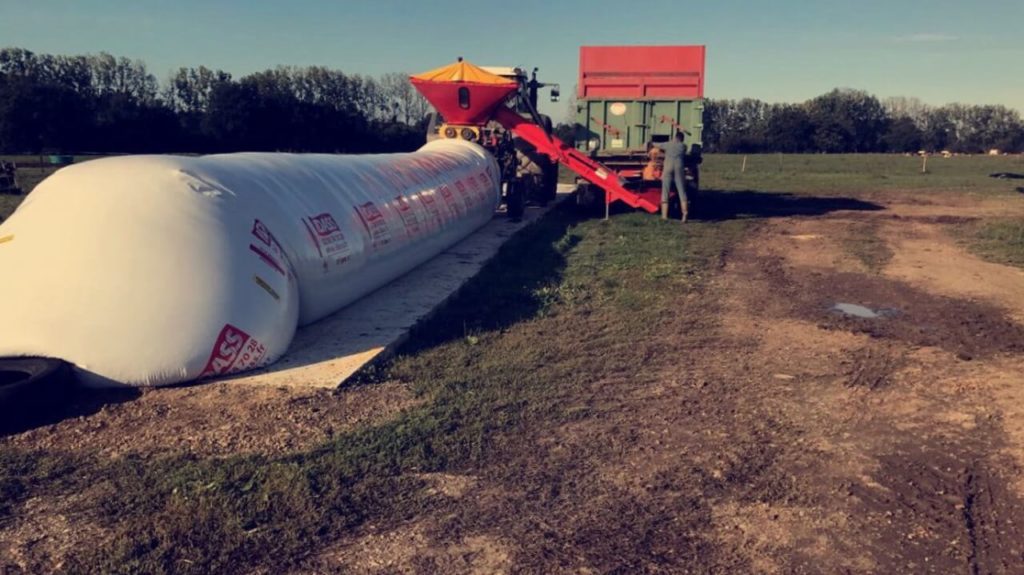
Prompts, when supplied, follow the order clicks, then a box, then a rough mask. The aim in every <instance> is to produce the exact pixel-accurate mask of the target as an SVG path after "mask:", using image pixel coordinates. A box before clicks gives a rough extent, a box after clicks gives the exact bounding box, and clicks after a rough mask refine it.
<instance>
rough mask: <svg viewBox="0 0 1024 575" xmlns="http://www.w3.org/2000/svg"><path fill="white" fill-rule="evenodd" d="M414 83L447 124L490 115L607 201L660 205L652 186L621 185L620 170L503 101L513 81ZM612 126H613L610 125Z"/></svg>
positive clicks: (471, 121)
mask: <svg viewBox="0 0 1024 575" xmlns="http://www.w3.org/2000/svg"><path fill="white" fill-rule="evenodd" d="M411 81H412V84H413V86H415V87H416V89H417V90H419V91H420V93H421V94H423V96H424V97H425V98H426V99H427V100H428V101H430V103H431V104H432V105H433V106H434V107H435V108H436V109H437V111H438V112H440V113H441V115H443V116H444V119H445V121H446V122H448V123H450V124H463V125H476V126H482V125H485V124H486V123H487V122H488V121H489V120H491V119H493V120H495V121H497V122H499V123H500V124H501V125H502V126H504V127H505V128H506V129H507V130H509V131H511V132H512V133H513V134H515V135H517V136H519V137H520V138H522V139H523V140H525V141H527V142H529V143H530V144H533V146H534V147H535V148H536V149H537V151H539V152H541V153H543V154H546V155H547V156H548V157H550V158H551V159H552V160H554V161H557V162H559V163H561V164H564V165H565V166H566V167H568V168H569V169H570V170H572V171H573V172H576V173H577V174H579V175H580V177H582V178H583V179H585V180H586V181H588V182H590V183H592V184H594V185H596V186H598V187H599V188H601V189H603V190H604V191H605V197H606V201H607V202H608V203H612V202H616V201H621V202H623V203H625V204H626V205H628V206H630V207H633V208H641V209H644V210H647V211H648V212H651V213H654V212H657V211H658V210H659V209H660V205H661V193H660V191H654V190H653V189H645V190H642V191H634V190H630V189H627V188H626V187H625V185H623V182H622V179H621V174H618V173H616V172H615V170H613V169H611V168H609V167H608V166H605V165H604V164H602V163H600V162H598V161H596V160H594V159H593V158H590V157H588V156H587V155H586V154H583V153H581V152H579V151H577V150H576V149H575V148H573V147H571V146H568V145H566V144H565V143H564V142H562V141H561V140H559V139H558V138H556V137H554V136H553V135H549V134H548V133H547V132H545V131H544V128H543V127H541V126H539V125H537V124H535V123H534V122H532V121H530V120H527V119H525V118H523V117H522V116H520V115H519V114H518V113H516V112H515V111H513V110H511V109H509V108H508V107H506V106H504V105H502V103H503V102H504V101H505V100H507V99H508V97H509V96H511V95H512V93H513V92H514V91H515V90H516V87H517V85H516V84H481V83H476V82H461V81H458V82H447V81H446V82H440V81H433V80H430V81H428V80H421V79H418V78H411ZM462 89H466V90H469V91H470V92H471V93H470V95H469V96H470V97H469V101H468V102H466V104H467V106H466V107H465V108H462V107H460V105H459V90H462ZM612 129H614V128H612Z"/></svg>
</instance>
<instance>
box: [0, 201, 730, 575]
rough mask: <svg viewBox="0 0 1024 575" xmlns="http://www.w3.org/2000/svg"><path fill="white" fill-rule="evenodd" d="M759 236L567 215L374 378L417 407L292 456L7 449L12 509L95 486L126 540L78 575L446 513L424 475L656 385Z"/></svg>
mask: <svg viewBox="0 0 1024 575" xmlns="http://www.w3.org/2000/svg"><path fill="white" fill-rule="evenodd" d="M748 227H749V223H747V222H744V221H731V222H722V223H714V224H712V223H695V224H693V225H687V226H680V225H679V224H678V223H677V222H662V221H660V220H658V219H656V218H652V217H650V216H648V215H646V214H628V215H624V216H620V217H616V218H614V219H612V220H611V221H609V222H605V221H601V220H580V219H578V216H577V215H576V214H575V212H574V211H573V210H572V209H571V208H570V207H569V206H563V207H560V208H558V209H556V210H555V211H554V212H553V213H552V214H550V215H549V216H547V217H546V218H545V219H544V220H542V221H541V222H540V223H539V224H537V225H536V226H535V228H533V229H532V230H531V231H530V232H529V234H527V235H522V236H520V237H517V238H514V239H513V240H512V241H511V242H509V243H508V244H506V246H505V247H503V249H502V250H501V252H500V254H499V255H498V257H497V258H496V259H495V260H493V261H492V262H491V263H490V264H488V265H487V266H486V268H485V269H484V270H483V272H482V273H481V274H480V275H479V276H478V277H477V278H475V279H474V280H473V281H471V282H470V284H468V286H467V287H466V288H465V289H464V290H463V291H462V292H461V293H460V295H459V296H458V297H457V298H456V299H455V300H454V301H453V302H452V303H451V304H449V306H448V309H447V310H446V311H445V312H444V313H440V314H438V315H437V316H436V318H435V319H434V320H432V321H431V322H430V323H429V324H428V325H425V326H423V327H422V328H420V329H418V330H417V331H416V332H415V333H414V334H413V337H412V338H411V340H410V342H409V343H408V344H407V345H406V347H405V348H404V350H403V351H402V353H401V354H400V355H399V356H398V357H397V358H396V359H395V360H394V361H393V362H391V363H390V364H389V365H387V366H385V367H383V368H380V369H378V370H376V371H374V372H373V373H368V374H365V375H364V376H363V379H362V381H361V382H359V385H372V384H373V382H375V381H377V380H382V379H383V380H391V381H395V380H397V381H401V382H404V383H405V384H407V385H408V386H410V388H411V389H412V390H413V391H414V392H415V393H416V394H417V395H418V396H419V397H420V398H422V399H423V400H424V402H423V403H422V405H420V406H419V407H415V408H412V409H410V410H409V411H407V412H404V413H403V414H402V415H400V416H398V417H397V418H395V419H394V420H392V421H390V422H388V423H385V424H383V425H377V426H373V427H367V428H364V429H361V430H358V431H356V432H353V433H349V434H346V435H343V436H341V437H339V438H337V439H336V440H334V441H332V442H330V443H328V444H325V445H323V446H321V447H319V448H317V449H314V450H312V451H308V452H304V453H298V454H294V455H290V456H286V457H280V458H265V457H258V456H248V457H234V458H228V459H196V458H192V457H165V458H162V459H157V460H148V459H146V460H144V459H138V458H129V459H125V460H116V461H109V460H103V459H101V458H98V457H97V458H93V457H86V456H75V457H69V456H62V455H61V454H59V453H40V452H35V453H25V452H20V451H16V450H10V449H7V450H0V489H3V493H2V495H3V500H4V501H5V502H6V505H7V509H6V510H0V513H8V514H10V513H14V514H16V513H17V508H18V502H19V501H22V500H24V499H25V498H27V497H31V496H39V495H53V494H57V493H60V492H63V491H67V490H76V491H82V490H87V491H88V492H89V493H90V494H91V498H92V500H93V501H96V502H97V503H96V508H94V509H91V510H89V511H90V512H91V513H95V514H96V515H97V517H96V521H98V522H99V523H100V524H101V525H103V526H105V527H106V528H108V529H110V530H112V531H113V533H114V538H113V540H112V541H111V542H110V543H108V544H103V545H98V546H95V547H92V548H89V547H83V548H80V549H78V550H77V551H76V553H75V555H74V556H73V557H72V558H71V559H70V561H69V563H68V564H67V565H66V569H67V570H68V571H69V572H75V573H111V572H134V573H167V572H172V571H173V572H177V573H210V572H229V571H230V572H235V571H246V567H247V566H249V567H251V566H256V565H261V566H265V567H268V568H270V570H271V571H279V570H281V569H282V568H284V567H286V566H288V565H291V564H293V563H294V562H295V561H296V560H297V559H298V558H300V557H302V556H304V555H305V554H307V553H309V552H310V551H311V550H314V549H316V548H317V547H318V546H320V545H322V544H325V543H327V542H330V541H336V540H337V539H338V538H339V537H340V536H342V535H343V534H345V533H346V532H348V531H350V530H351V529H353V528H354V527H356V526H359V525H362V524H364V523H367V522H372V523H373V524H374V525H377V526H381V525H389V524H395V523H397V522H401V521H404V520H407V519H410V518H413V517H416V516H417V515H418V514H420V513H422V512H424V511H425V510H428V509H431V508H433V507H436V506H437V505H439V504H440V502H439V501H438V500H437V496H435V495H430V492H429V491H428V490H427V489H425V486H424V483H423V481H422V480H421V479H418V478H417V477H418V476H417V475H416V474H418V473H421V472H433V471H447V472H472V473H483V472H485V471H484V470H486V469H487V468H489V467H490V466H493V465H501V464H502V463H503V462H504V461H506V460H507V457H509V454H510V453H513V452H515V451H516V450H523V449H530V445H524V444H523V443H522V438H523V437H524V436H529V435H531V434H536V433H538V431H539V430H542V429H545V428H551V427H553V426H558V425H560V424H563V423H565V422H570V421H576V420H578V419H580V418H585V417H588V416H589V409H588V408H587V407H585V406H582V407H581V405H580V402H579V400H578V397H579V395H580V393H581V390H583V389H584V388H586V387H587V386H588V385H591V383H592V382H593V381H597V380H601V379H602V378H607V377H612V376H615V377H627V378H637V377H643V373H642V370H643V368H644V365H645V363H647V364H648V365H649V363H650V360H649V358H651V357H656V356H657V355H658V349H659V345H660V344H659V342H658V341H657V338H656V334H657V333H658V326H659V325H664V323H665V321H666V317H667V315H670V314H669V313H667V312H669V310H672V309H673V306H674V305H675V304H676V303H677V302H678V298H679V297H680V296H681V295H682V294H684V293H685V292H687V291H691V290H695V289H698V288H699V286H700V285H702V282H703V280H704V278H705V277H707V275H708V274H709V270H710V269H711V268H712V267H714V266H715V265H716V264H717V262H718V261H719V258H720V257H721V254H722V253H723V251H724V250H726V249H727V248H728V246H729V245H731V244H732V243H733V242H735V241H736V240H737V239H738V238H740V237H742V235H743V233H744V231H745V230H746V229H747V228H748ZM356 392H358V390H357V391H356Z"/></svg>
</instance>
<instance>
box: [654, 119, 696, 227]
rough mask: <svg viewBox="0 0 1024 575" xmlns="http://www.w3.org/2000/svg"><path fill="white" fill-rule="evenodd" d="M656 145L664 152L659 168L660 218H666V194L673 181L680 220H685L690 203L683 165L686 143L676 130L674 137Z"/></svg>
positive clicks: (670, 189)
mask: <svg viewBox="0 0 1024 575" xmlns="http://www.w3.org/2000/svg"><path fill="white" fill-rule="evenodd" d="M658 147H659V148H661V149H662V150H663V151H664V152H665V162H664V165H663V167H662V169H661V219H663V220H667V219H668V196H669V193H670V192H671V191H672V184H673V183H675V185H676V193H677V194H679V207H680V209H681V210H682V212H683V215H682V221H684V222H685V221H686V217H687V215H688V212H689V208H690V203H689V201H688V200H687V198H686V173H685V170H686V168H685V167H684V166H683V158H684V157H685V156H686V145H685V144H684V143H683V133H682V132H676V135H675V138H673V139H672V140H669V141H668V142H665V143H664V144H658Z"/></svg>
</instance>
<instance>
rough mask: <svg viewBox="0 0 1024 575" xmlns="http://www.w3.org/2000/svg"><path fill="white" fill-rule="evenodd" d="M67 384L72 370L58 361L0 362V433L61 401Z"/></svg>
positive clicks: (4, 360)
mask: <svg viewBox="0 0 1024 575" xmlns="http://www.w3.org/2000/svg"><path fill="white" fill-rule="evenodd" d="M70 384H71V367H70V366H69V365H68V364H67V363H66V362H64V361H61V360H59V359H50V358H45V357H19V358H5V359H0V432H3V431H6V430H8V429H13V428H14V427H16V426H17V425H19V424H21V423H22V422H24V421H28V420H30V419H32V418H34V417H35V416H36V415H38V412H39V411H41V410H43V409H45V408H46V407H48V406H50V405H53V404H54V403H55V402H57V401H59V400H60V399H63V398H64V397H65V395H66V394H65V393H64V392H65V391H66V389H67V388H68V387H69V386H70Z"/></svg>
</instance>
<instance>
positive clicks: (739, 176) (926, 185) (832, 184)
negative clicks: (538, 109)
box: [559, 154, 1024, 195]
mask: <svg viewBox="0 0 1024 575" xmlns="http://www.w3.org/2000/svg"><path fill="white" fill-rule="evenodd" d="M742 166H743V156H742V155H733V154H708V155H706V156H704V164H703V165H702V166H701V187H702V188H705V189H715V190H723V191H740V190H762V191H780V192H791V193H799V194H808V193H810V194H815V195H846V194H855V193H859V192H869V191H870V192H887V191H904V190H908V191H912V190H929V191H961V192H971V193H1014V186H1015V185H1017V186H1019V185H1020V180H998V179H995V178H990V177H989V174H992V173H995V172H1016V173H1024V156H995V157H993V156H957V157H953V158H941V157H934V156H933V157H930V158H928V172H927V173H924V174H922V173H921V158H919V157H916V156H915V157H906V156H902V155H896V154H836V155H825V154H752V155H749V156H747V168H746V171H745V172H744V171H742ZM559 176H560V180H559V181H562V182H572V181H574V176H573V174H572V172H570V171H569V170H567V169H565V168H562V170H561V172H560V174H559ZM1014 182H1016V184H1015V183H1014Z"/></svg>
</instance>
